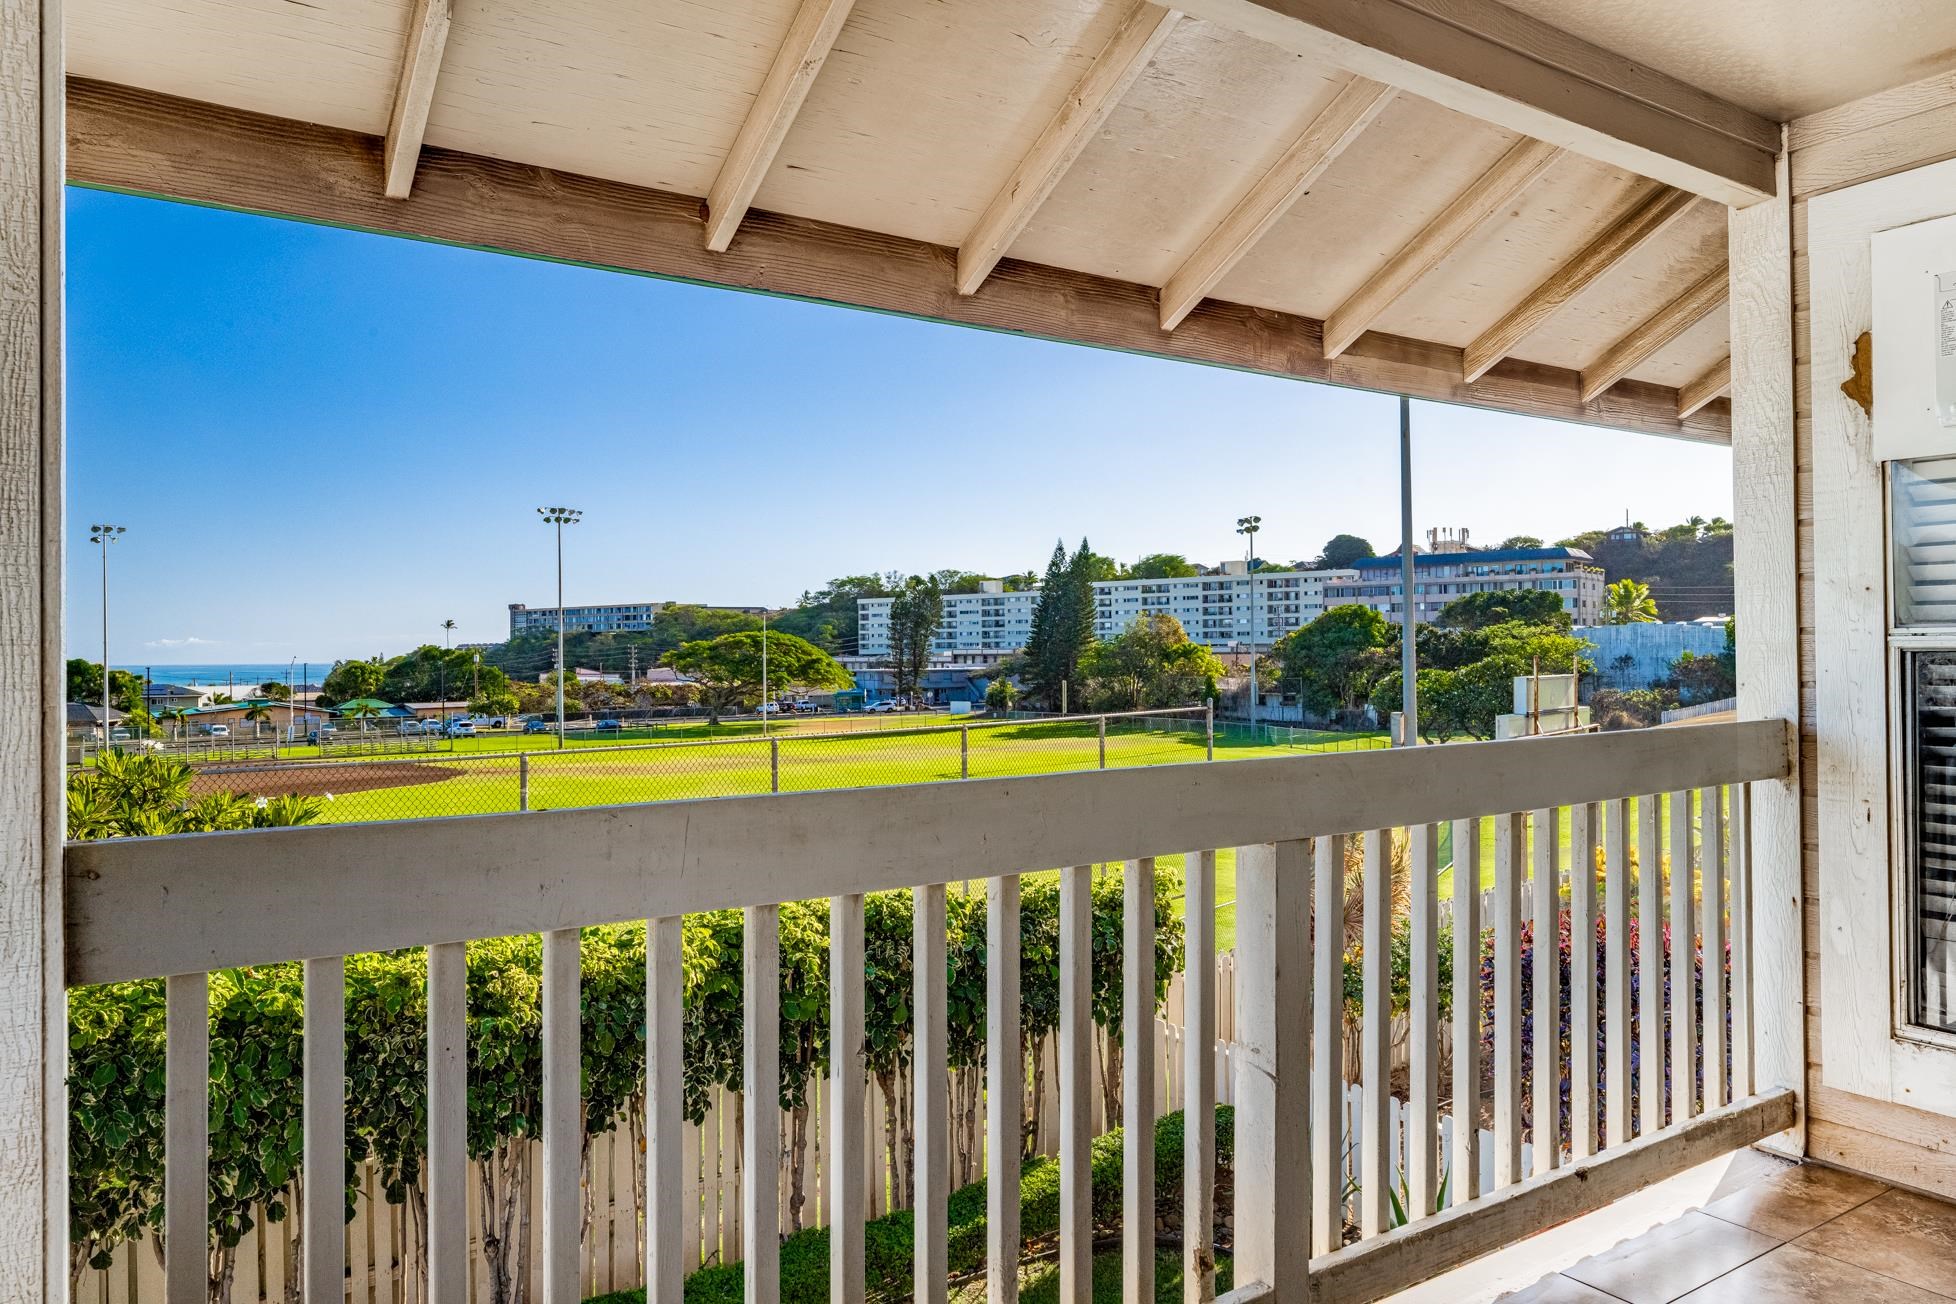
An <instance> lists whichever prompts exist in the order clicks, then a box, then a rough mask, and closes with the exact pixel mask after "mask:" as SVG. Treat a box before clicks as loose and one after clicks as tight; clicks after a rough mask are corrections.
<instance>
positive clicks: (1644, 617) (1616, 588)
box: [1603, 579, 1657, 625]
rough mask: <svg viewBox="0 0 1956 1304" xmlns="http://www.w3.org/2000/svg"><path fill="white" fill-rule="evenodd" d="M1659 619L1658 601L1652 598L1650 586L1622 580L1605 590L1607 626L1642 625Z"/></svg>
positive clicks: (1631, 580)
mask: <svg viewBox="0 0 1956 1304" xmlns="http://www.w3.org/2000/svg"><path fill="white" fill-rule="evenodd" d="M1656 619H1657V600H1656V599H1655V598H1653V597H1651V596H1650V585H1648V584H1645V583H1643V582H1642V581H1640V580H1633V579H1620V580H1618V581H1617V582H1616V583H1614V584H1612V585H1610V586H1609V587H1608V588H1606V589H1604V590H1603V623H1604V624H1605V625H1642V624H1649V623H1651V622H1652V621H1655V620H1656Z"/></svg>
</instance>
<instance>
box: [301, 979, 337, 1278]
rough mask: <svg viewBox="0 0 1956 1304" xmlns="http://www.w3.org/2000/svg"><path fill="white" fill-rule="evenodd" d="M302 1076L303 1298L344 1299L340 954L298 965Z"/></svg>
mask: <svg viewBox="0 0 1956 1304" xmlns="http://www.w3.org/2000/svg"><path fill="white" fill-rule="evenodd" d="M304 972H305V983H306V994H305V1004H306V1009H305V1031H304V1034H303V1036H304V1043H305V1051H304V1055H305V1082H304V1085H303V1088H302V1092H301V1095H300V1110H301V1112H302V1113H303V1115H304V1119H303V1123H304V1128H305V1137H304V1140H303V1141H302V1143H301V1144H302V1146H303V1148H304V1153H303V1154H302V1156H301V1159H300V1171H301V1172H302V1173H303V1174H304V1177H305V1184H306V1208H305V1218H304V1227H303V1228H302V1230H301V1233H300V1237H299V1244H300V1246H301V1253H302V1254H303V1255H304V1256H305V1264H304V1267H305V1299H306V1304H343V1301H344V1300H345V1298H346V961H345V960H344V959H343V958H341V957H340V956H333V957H332V958H330V959H325V960H308V961H306V962H305V965H304Z"/></svg>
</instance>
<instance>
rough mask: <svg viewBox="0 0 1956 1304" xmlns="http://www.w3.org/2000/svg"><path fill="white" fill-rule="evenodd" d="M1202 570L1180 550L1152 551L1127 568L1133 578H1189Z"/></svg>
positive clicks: (1128, 575) (1128, 574) (1130, 577)
mask: <svg viewBox="0 0 1956 1304" xmlns="http://www.w3.org/2000/svg"><path fill="white" fill-rule="evenodd" d="M1201 573H1202V572H1201V571H1199V570H1197V569H1196V567H1195V563H1194V562H1192V561H1190V560H1189V559H1188V558H1187V557H1184V556H1183V555H1182V554H1181V553H1179V552H1151V553H1149V554H1148V555H1147V556H1145V557H1142V558H1141V559H1140V560H1138V561H1136V562H1135V563H1134V564H1133V565H1132V566H1130V567H1128V568H1127V578H1129V579H1131V580H1175V579H1187V578H1189V577H1191V576H1194V575H1200V574H1201Z"/></svg>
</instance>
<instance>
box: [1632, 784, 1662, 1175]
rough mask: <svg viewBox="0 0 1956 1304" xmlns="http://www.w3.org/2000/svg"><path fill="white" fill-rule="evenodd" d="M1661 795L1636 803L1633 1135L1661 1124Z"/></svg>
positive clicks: (1647, 1132)
mask: <svg viewBox="0 0 1956 1304" xmlns="http://www.w3.org/2000/svg"><path fill="white" fill-rule="evenodd" d="M1663 818H1664V798H1663V797H1662V796H1661V795H1659V794H1657V793H1651V794H1650V795H1649V796H1647V797H1645V798H1644V799H1643V800H1642V801H1640V802H1639V803H1638V804H1637V997H1638V1000H1637V1005H1638V1010H1637V1068H1638V1070H1639V1071H1638V1074H1637V1090H1638V1096H1639V1100H1638V1105H1639V1109H1638V1110H1637V1115H1638V1118H1637V1135H1639V1136H1649V1135H1650V1134H1651V1133H1653V1132H1656V1131H1658V1130H1659V1129H1661V1128H1662V1127H1663V1126H1664V841H1663V838H1662V836H1661V834H1662V832H1663Z"/></svg>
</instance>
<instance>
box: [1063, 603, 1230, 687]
mask: <svg viewBox="0 0 1956 1304" xmlns="http://www.w3.org/2000/svg"><path fill="white" fill-rule="evenodd" d="M1080 673H1081V675H1082V676H1083V677H1084V678H1085V680H1086V684H1087V701H1088V703H1089V704H1090V705H1091V706H1092V707H1093V708H1094V709H1095V710H1109V711H1133V710H1142V709H1146V708H1151V707H1163V706H1185V705H1188V704H1190V703H1195V702H1201V701H1204V700H1206V699H1209V698H1213V697H1214V696H1215V695H1216V681H1217V680H1219V679H1221V678H1222V676H1223V674H1224V667H1223V663H1222V659H1221V658H1220V657H1218V656H1217V655H1216V654H1215V653H1214V652H1211V651H1210V650H1209V649H1208V648H1207V647H1205V646H1203V645H1202V644H1200V643H1197V642H1194V641H1192V640H1191V639H1190V638H1189V636H1188V632H1187V631H1186V630H1184V629H1183V628H1182V622H1181V621H1179V620H1177V619H1175V617H1173V616H1171V615H1168V614H1167V613H1166V612H1149V611H1144V612H1142V613H1141V614H1140V615H1138V616H1136V617H1135V618H1134V620H1133V621H1132V622H1130V623H1129V625H1128V627H1127V628H1126V629H1124V630H1122V631H1121V633H1120V634H1119V635H1118V636H1117V637H1115V638H1112V639H1108V640H1107V641H1105V642H1100V643H1095V644H1094V645H1093V646H1092V647H1090V648H1088V649H1087V651H1086V653H1085V654H1084V655H1083V656H1082V657H1081V658H1080Z"/></svg>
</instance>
